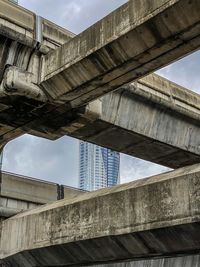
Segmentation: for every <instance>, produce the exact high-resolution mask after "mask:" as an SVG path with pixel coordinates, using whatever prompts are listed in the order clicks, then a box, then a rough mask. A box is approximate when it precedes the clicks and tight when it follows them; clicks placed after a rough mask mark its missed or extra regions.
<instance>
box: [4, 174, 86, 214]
mask: <svg viewBox="0 0 200 267" xmlns="http://www.w3.org/2000/svg"><path fill="white" fill-rule="evenodd" d="M84 192H85V191H82V190H79V189H75V188H72V187H67V186H64V185H59V184H55V183H50V182H46V181H43V180H38V179H33V178H30V177H24V176H19V175H15V174H12V173H6V172H2V174H1V183H0V217H6V218H7V217H11V216H13V215H16V214H17V213H19V212H21V211H24V210H27V209H33V208H35V207H37V206H38V205H42V204H46V203H52V202H54V201H56V200H59V199H63V198H67V199H70V198H73V197H76V196H78V195H79V194H82V193H84Z"/></svg>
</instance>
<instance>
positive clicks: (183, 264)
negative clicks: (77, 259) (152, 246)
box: [90, 255, 200, 267]
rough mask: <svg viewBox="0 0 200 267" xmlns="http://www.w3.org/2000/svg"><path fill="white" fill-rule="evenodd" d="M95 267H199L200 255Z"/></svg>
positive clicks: (97, 266) (95, 266) (96, 266)
mask: <svg viewBox="0 0 200 267" xmlns="http://www.w3.org/2000/svg"><path fill="white" fill-rule="evenodd" d="M90 266H93V267H199V266H200V255H191V256H184V257H173V258H163V259H151V260H140V261H132V262H124V263H113V264H100V265H90Z"/></svg>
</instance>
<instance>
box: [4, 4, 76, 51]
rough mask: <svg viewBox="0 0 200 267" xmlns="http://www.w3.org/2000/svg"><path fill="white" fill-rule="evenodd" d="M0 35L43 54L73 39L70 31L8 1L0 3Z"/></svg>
mask: <svg viewBox="0 0 200 267" xmlns="http://www.w3.org/2000/svg"><path fill="white" fill-rule="evenodd" d="M0 34H1V35H2V36H6V37H7V38H10V39H11V40H15V41H17V42H19V43H21V44H24V45H26V46H28V47H31V48H37V49H38V50H40V52H43V53H47V52H49V50H50V49H55V48H57V47H59V46H60V45H62V44H64V43H66V42H67V41H69V40H70V39H71V38H72V37H74V34H73V33H71V32H70V31H67V30H66V29H64V28H62V27H60V26H58V25H56V24H54V23H53V22H51V21H48V20H47V19H44V18H41V17H39V16H37V15H36V14H34V13H33V12H31V11H30V10H27V9H25V8H23V7H21V6H19V5H15V4H13V3H11V2H10V1H8V0H1V1H0Z"/></svg>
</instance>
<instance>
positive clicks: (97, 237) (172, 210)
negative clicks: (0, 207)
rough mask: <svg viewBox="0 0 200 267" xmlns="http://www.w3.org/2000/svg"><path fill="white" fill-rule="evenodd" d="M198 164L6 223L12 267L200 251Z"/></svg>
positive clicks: (5, 253) (4, 251)
mask: <svg viewBox="0 0 200 267" xmlns="http://www.w3.org/2000/svg"><path fill="white" fill-rule="evenodd" d="M199 192H200V165H194V166H190V167H185V168H182V169H178V170H176V171H173V172H169V173H166V174H162V175H158V176H154V177H150V178H147V179H143V180H139V181H134V182H132V183H129V184H124V185H120V186H116V187H113V188H109V189H103V190H99V191H96V192H92V193H86V194H83V195H80V196H79V197H77V198H73V199H71V200H62V201H58V202H55V203H52V204H49V205H45V206H43V207H39V208H37V209H34V210H32V211H27V212H24V213H22V214H19V215H16V216H15V217H12V218H10V219H8V220H6V221H4V222H3V226H2V237H1V246H0V258H1V259H4V261H5V262H7V263H10V264H11V266H20V267H24V266H26V267H29V266H54V267H55V266H72V265H73V264H76V265H78V266H83V264H86V265H87V264H95V263H101V262H102V263H103V262H114V261H118V260H121V261H123V260H127V259H129V260H130V259H139V258H144V257H158V256H159V257H165V256H170V255H174V254H178V255H180V254H189V253H193V252H195V251H199V249H200V228H199V223H200V209H199V207H200V198H199Z"/></svg>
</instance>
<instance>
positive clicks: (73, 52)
mask: <svg viewBox="0 0 200 267" xmlns="http://www.w3.org/2000/svg"><path fill="white" fill-rule="evenodd" d="M199 13H200V2H199V1H188V0H173V1H169V0H155V1H146V0H141V1H134V0H130V1H128V2H127V3H126V4H124V5H123V6H121V7H120V8H118V9H117V10H115V11H114V12H112V13H111V14H110V15H108V16H107V17H105V18H104V19H102V20H101V21H99V22H97V23H96V24H94V25H93V26H91V27H90V28H88V29H87V30H85V31H84V32H82V33H81V34H79V35H77V36H76V37H74V38H72V39H71V40H70V41H69V42H67V43H66V44H64V45H63V46H62V47H60V48H58V49H56V50H55V51H51V52H50V53H48V54H47V55H46V56H44V57H43V67H42V79H41V85H42V87H43V88H44V89H45V91H46V92H47V93H48V95H50V96H51V97H52V99H54V100H59V101H60V102H61V103H66V102H70V104H71V105H72V106H73V107H74V106H77V105H83V104H85V103H86V102H87V101H91V100H94V99H95V98H97V97H99V96H101V95H103V94H105V93H106V92H110V91H113V90H114V89H117V88H119V87H120V86H122V85H123V84H125V83H128V82H131V81H133V80H135V79H138V78H141V77H142V76H144V75H146V74H148V73H150V72H153V71H154V70H156V69H158V68H161V67H163V66H165V65H166V64H168V63H170V62H172V61H174V60H176V59H178V58H180V57H182V56H184V55H186V54H188V53H190V52H192V51H194V50H195V49H197V48H199V45H200V34H199V32H200V31H199V29H200V17H199ZM177 14H178V16H177ZM74 101H75V103H74Z"/></svg>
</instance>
